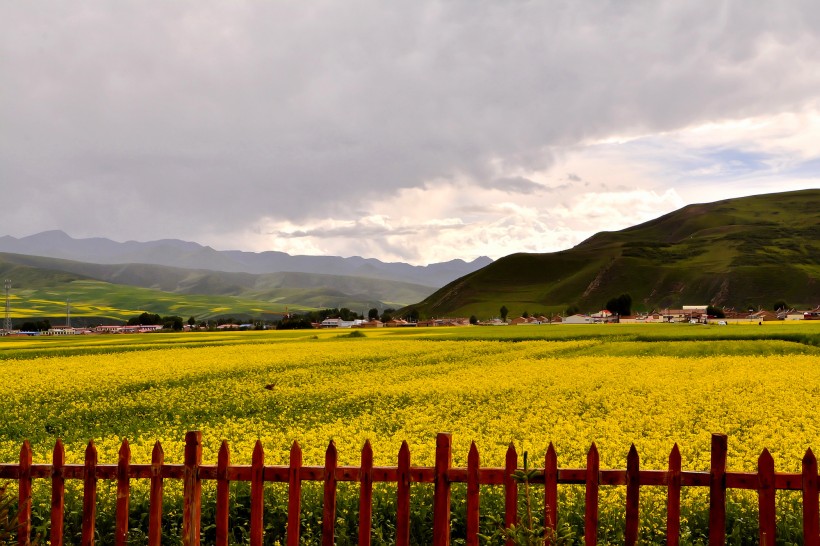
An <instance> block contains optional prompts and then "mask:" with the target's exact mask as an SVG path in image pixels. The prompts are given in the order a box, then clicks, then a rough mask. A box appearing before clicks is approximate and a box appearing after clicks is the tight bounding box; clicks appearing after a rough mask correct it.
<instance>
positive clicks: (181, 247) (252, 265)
mask: <svg viewBox="0 0 820 546" xmlns="http://www.w3.org/2000/svg"><path fill="white" fill-rule="evenodd" d="M0 252H8V253H14V254H26V255H30V256H44V257H49V258H60V259H64V260H72V261H75V262H87V263H92V264H153V265H164V266H170V267H177V268H183V269H197V270H203V269H204V270H210V271H221V272H227V273H251V274H266V273H281V272H290V273H315V274H323V275H342V276H352V277H365V278H371V279H382V280H388V281H400V282H405V283H412V284H418V285H422V286H427V287H432V288H438V287H440V286H443V285H444V284H446V283H448V282H450V281H452V280H454V279H456V278H458V277H461V276H463V275H466V274H467V273H471V272H473V271H475V270H477V269H480V268H481V267H484V266H486V265H488V264H489V263H492V260H491V259H490V258H487V257H481V258H477V259H475V260H473V261H472V262H465V261H464V260H458V259H457V260H451V261H449V262H442V263H434V264H430V265H427V266H414V265H409V264H406V263H401V262H394V263H386V262H382V261H380V260H376V259H372V258H371V259H368V258H361V257H358V256H354V257H351V258H341V257H338V256H291V255H289V254H286V253H284V252H275V251H269V252H244V251H240V250H214V249H213V248H211V247H209V246H203V245H200V244H198V243H193V242H187V241H180V240H177V239H163V240H159V241H150V242H137V241H128V242H125V243H119V242H116V241H112V240H110V239H105V238H100V237H94V238H87V239H75V238H73V237H70V236H69V235H67V234H66V233H64V232H62V231H45V232H42V233H37V234H35V235H30V236H28V237H21V238H19V239H18V238H15V237H11V236H8V235H7V236H3V237H0Z"/></svg>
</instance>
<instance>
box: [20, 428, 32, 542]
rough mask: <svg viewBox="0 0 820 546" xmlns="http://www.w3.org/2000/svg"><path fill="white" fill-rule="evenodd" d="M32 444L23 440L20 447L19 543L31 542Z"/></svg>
mask: <svg viewBox="0 0 820 546" xmlns="http://www.w3.org/2000/svg"><path fill="white" fill-rule="evenodd" d="M31 463H32V457H31V444H30V443H29V441H28V440H24V441H23V445H22V446H21V447H20V476H19V478H18V481H17V491H18V493H19V495H18V497H17V498H18V500H17V545H18V546H29V545H30V544H31Z"/></svg>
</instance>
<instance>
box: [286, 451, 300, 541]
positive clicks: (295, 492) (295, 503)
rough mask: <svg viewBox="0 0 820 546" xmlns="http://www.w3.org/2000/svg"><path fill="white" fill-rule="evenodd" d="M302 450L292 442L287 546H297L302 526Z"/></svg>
mask: <svg viewBox="0 0 820 546" xmlns="http://www.w3.org/2000/svg"><path fill="white" fill-rule="evenodd" d="M301 470H302V448H301V447H299V443H298V442H297V441H296V440H294V441H293V445H292V446H290V468H289V469H288V527H287V537H288V538H287V544H288V546H299V533H300V531H301V525H302V476H300V472H301Z"/></svg>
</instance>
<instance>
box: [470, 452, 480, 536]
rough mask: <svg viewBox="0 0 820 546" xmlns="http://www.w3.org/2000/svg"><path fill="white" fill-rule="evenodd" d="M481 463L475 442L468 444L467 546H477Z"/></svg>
mask: <svg viewBox="0 0 820 546" xmlns="http://www.w3.org/2000/svg"><path fill="white" fill-rule="evenodd" d="M480 465H481V461H480V459H479V457H478V448H477V447H476V445H475V442H472V443H470V452H469V454H468V455H467V546H478V524H479V521H480V517H479V516H480V512H479V506H480V501H481V484H480V481H479V475H478V474H479V468H480Z"/></svg>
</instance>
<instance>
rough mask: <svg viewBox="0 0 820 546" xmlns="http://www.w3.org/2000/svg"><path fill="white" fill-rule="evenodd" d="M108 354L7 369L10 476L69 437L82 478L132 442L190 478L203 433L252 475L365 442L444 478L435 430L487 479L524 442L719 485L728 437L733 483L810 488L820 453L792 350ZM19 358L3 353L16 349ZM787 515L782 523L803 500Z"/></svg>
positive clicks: (4, 445)
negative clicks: (715, 456)
mask: <svg viewBox="0 0 820 546" xmlns="http://www.w3.org/2000/svg"><path fill="white" fill-rule="evenodd" d="M482 335H484V334H482ZM509 335H510V334H509V333H506V332H505V333H504V334H503V336H509ZM528 335H529V334H528ZM110 339H111V338H95V339H93V340H83V341H82V343H83V346H84V348H83V349H82V350H80V354H69V355H68V356H43V357H39V358H27V359H20V360H15V359H9V360H5V361H0V367H2V369H3V371H4V372H5V373H6V374H7V376H9V377H15V378H17V379H18V380H17V381H15V382H13V383H12V382H5V383H4V384H3V385H0V411H2V414H3V415H4V419H3V420H2V422H0V458H2V460H3V461H4V462H13V461H16V459H17V456H18V454H19V449H20V444H21V442H22V440H23V439H24V438H28V439H29V440H30V441H31V444H32V448H33V450H34V458H35V462H40V463H47V462H50V456H51V449H52V448H53V444H54V441H55V439H56V438H57V437H61V438H62V439H63V442H64V443H65V445H66V452H67V460H68V462H71V463H80V462H82V457H83V453H84V450H85V445H86V442H87V441H88V440H89V439H93V440H94V442H95V444H96V445H97V448H98V452H99V461H100V463H101V464H106V463H108V464H113V463H115V462H116V460H117V453H118V450H119V447H120V442H121V441H122V439H123V438H128V441H129V443H130V446H131V450H132V461H133V462H134V463H147V462H149V461H150V456H151V449H152V448H153V445H154V442H155V441H156V440H160V441H161V442H162V445H163V448H164V451H165V456H166V461H167V462H172V463H180V462H182V454H183V443H184V434H185V432H186V431H187V430H201V431H202V434H203V441H204V446H203V452H204V461H205V463H206V464H214V463H215V462H216V454H217V451H218V449H219V445H220V443H221V441H222V440H223V439H227V440H228V441H229V443H230V446H231V452H232V462H233V463H234V464H249V463H250V456H251V452H252V449H253V445H254V443H255V442H256V440H257V439H261V441H262V444H263V446H264V448H265V453H266V464H287V461H288V454H289V450H290V446H291V443H292V442H293V441H294V440H296V441H298V442H299V443H300V445H301V446H302V448H303V451H304V461H305V464H308V465H320V464H322V463H323V460H324V451H325V448H326V447H327V444H328V442H329V441H330V440H331V439H333V440H334V441H335V443H336V446H337V448H338V450H339V456H340V464H343V465H358V463H359V454H360V450H361V447H362V445H363V444H364V442H365V440H367V439H369V440H370V441H371V443H372V445H373V451H374V456H375V464H376V465H384V466H389V465H395V464H396V455H397V453H398V449H399V446H400V444H401V442H402V440H407V441H408V443H409V444H410V447H411V452H412V457H413V464H416V465H431V464H432V461H433V455H434V449H435V434H436V433H437V432H440V431H448V432H451V433H452V434H453V441H454V448H453V455H454V464H455V465H456V466H466V458H467V453H468V449H469V445H470V442H471V441H473V440H474V441H475V442H476V444H477V446H478V447H479V450H480V452H481V457H482V464H483V465H484V466H502V465H503V458H504V453H505V450H506V447H507V445H508V444H509V442H511V441H512V442H514V443H515V445H516V447H517V449H518V452H519V454H520V453H523V451H524V450H527V451H528V452H529V453H530V456H531V460H532V461H543V455H544V452H545V451H546V448H547V445H548V444H549V442H550V441H552V442H553V443H554V444H555V447H556V449H557V452H558V456H559V465H560V466H561V467H583V466H584V465H585V460H586V453H587V450H588V449H589V446H590V444H591V443H592V442H595V443H596V444H597V447H598V450H599V453H600V456H601V468H624V467H625V464H626V454H627V451H628V449H629V445H630V443H634V444H635V445H636V447H637V449H638V452H639V454H640V456H641V466H642V468H653V469H664V468H665V467H666V463H667V458H668V455H669V451H670V450H671V448H672V445H673V443H675V442H677V443H678V445H679V447H680V450H681V454H682V458H683V468H684V469H686V470H707V469H708V466H709V456H710V453H709V448H710V434H711V433H712V432H723V433H726V434H728V436H729V460H728V467H729V469H730V470H733V471H754V470H755V468H756V463H757V457H758V455H759V454H760V451H761V450H762V449H763V447H767V448H768V449H769V451H770V452H771V453H772V455H773V456H774V458H775V461H776V469H777V471H781V472H784V471H790V472H797V471H799V467H800V460H801V458H802V456H803V454H804V452H805V449H806V448H807V447H809V446H814V447H815V448H816V449H817V448H820V425H818V423H817V420H816V418H815V415H816V412H815V409H814V408H815V405H816V400H817V396H818V393H820V367H818V366H816V364H817V363H818V355H820V350H818V349H817V348H816V347H812V346H805V345H798V344H795V343H790V342H787V341H777V340H774V341H772V340H745V341H743V340H739V341H726V340H716V341H700V342H691V341H682V342H678V341H674V340H673V341H658V342H654V343H651V342H636V341H620V340H618V338H617V337H616V338H610V337H607V338H595V337H590V338H586V339H557V340H556V339H540V340H539V339H529V340H526V339H525V340H520V341H517V342H515V343H513V342H509V341H499V340H497V339H460V338H459V336H458V335H454V334H446V335H443V334H441V333H439V332H436V331H432V330H431V331H427V332H421V333H419V334H413V335H390V334H389V333H387V332H380V333H378V334H376V333H371V332H368V334H367V337H366V338H358V339H346V338H340V337H338V336H337V335H335V334H328V333H321V334H320V335H319V336H318V339H310V338H309V337H307V336H304V335H303V336H293V335H289V336H286V335H278V334H265V335H256V336H247V337H245V338H239V337H231V338H228V337H226V338H222V340H223V341H225V340H233V341H231V342H229V343H228V342H227V341H225V344H224V345H219V343H220V338H218V337H217V336H212V337H208V338H202V339H201V340H200V344H195V343H191V344H187V343H186V344H185V345H184V346H175V345H174V343H171V341H173V340H172V339H171V338H169V339H168V340H167V343H166V340H163V339H162V337H161V336H160V337H155V338H147V339H151V341H152V342H151V343H150V344H147V345H144V346H142V347H141V350H134V351H129V352H111V353H110V354H83V352H82V351H84V350H88V351H91V350H105V348H106V347H110V348H112V351H113V348H114V345H115V344H114V342H112V341H109V340H110ZM180 339H181V338H180ZM204 342H207V343H211V342H212V343H213V344H214V345H210V346H203V345H206V343H204ZM11 343H14V345H8V346H5V345H0V350H2V348H4V347H8V348H14V349H17V348H19V343H20V342H19V341H14V342H11ZM66 343H69V342H66ZM73 343H77V344H79V343H81V342H80V341H74V342H73ZM686 344H689V345H686ZM709 344H713V345H712V346H711V348H710V347H709ZM44 345H48V343H44ZM51 346H54V345H53V344H52V345H51ZM67 348H70V347H68V346H67ZM536 466H540V464H537V463H536ZM137 488H139V486H137ZM388 489H389V488H388ZM562 491H563V496H562V505H561V513H562V514H565V516H564V517H565V518H566V520H567V521H571V520H572V518H575V519H577V518H578V517H581V516H582V513H583V509H582V506H583V496H582V492H581V491H579V490H578V488H573V487H564V488H562ZM354 493H355V491H353V492H352V493H351V494H354ZM623 494H624V491H623V488H610V489H608V490H606V491H604V492H603V493H602V499H601V503H602V506H603V508H602V526H604V527H607V526H608V527H607V529H609V527H611V529H609V531H607V529H604V531H605V532H604V533H602V536H603V537H604V538H605V539H606V537H607V536H612V537H617V536H618V532H619V531H618V528H619V525H622V522H621V521H620V519H622V515H619V514H620V513H621V512H622V508H621V507H622V506H623ZM733 495H734V497H732V498H736V499H737V502H736V503H735V504H736V510H737V511H738V514H739V516H738V517H739V518H740V517H741V516H742V517H746V518H747V519H748V518H750V517H751V516H750V515H749V513H747V512H749V510H751V511H752V512H754V510H753V508H754V507H755V506H754V501H755V499H754V497H751V498H749V496H748V495H746V494H741V493H737V494H735V493H733ZM779 502H780V503H781V511H787V510H789V509H790V507H791V506H792V504H790V503H793V498H792V497H790V496H788V495H781V496H780V497H779ZM684 504H685V506H687V507H688V510H689V512H687V513H691V514H692V518H693V519H696V518H697V513H698V512H697V511H698V507H700V509H701V511H702V509H703V508H705V507H706V506H708V491H706V490H694V489H693V490H690V491H686V492H685V497H684ZM663 506H664V505H663V495H662V492H660V491H656V494H653V493H652V492H651V489H650V490H648V491H647V493H646V494H644V495H643V497H642V511H643V513H644V516H643V519H642V536H643V537H662V533H663V525H662V521H663V520H662V518H661V517H658V515H657V512H663V508H662V507H663ZM749 507H751V508H749ZM653 511H654V512H655V515H654V517H653ZM752 515H753V514H752ZM661 516H662V514H661ZM619 518H620V519H619ZM752 519H753V518H752ZM576 523H577V522H576ZM684 525H685V526H686V522H685V523H684ZM697 525H698V523H697V522H694V521H693V522H692V526H693V528H694V527H697ZM607 533H609V534H607ZM658 540H661V543H662V538H661V539H658ZM693 540H694V539H693ZM340 543H343V541H342V542H340Z"/></svg>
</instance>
